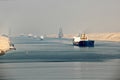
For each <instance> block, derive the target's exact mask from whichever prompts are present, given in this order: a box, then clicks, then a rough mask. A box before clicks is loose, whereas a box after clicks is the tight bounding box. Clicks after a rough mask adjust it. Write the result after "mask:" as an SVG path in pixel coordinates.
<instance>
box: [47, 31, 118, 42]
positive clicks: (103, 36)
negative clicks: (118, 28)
mask: <svg viewBox="0 0 120 80" xmlns="http://www.w3.org/2000/svg"><path fill="white" fill-rule="evenodd" d="M86 35H87V37H88V39H89V40H98V41H113V42H120V32H107V33H90V34H86ZM74 36H78V33H76V34H64V36H63V38H68V39H72V38H73V37H74ZM47 37H53V38H57V37H58V35H57V34H50V35H48V36H47Z"/></svg>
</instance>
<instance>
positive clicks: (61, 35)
mask: <svg viewBox="0 0 120 80" xmlns="http://www.w3.org/2000/svg"><path fill="white" fill-rule="evenodd" d="M62 37H63V31H62V28H61V27H60V28H59V33H58V38H62Z"/></svg>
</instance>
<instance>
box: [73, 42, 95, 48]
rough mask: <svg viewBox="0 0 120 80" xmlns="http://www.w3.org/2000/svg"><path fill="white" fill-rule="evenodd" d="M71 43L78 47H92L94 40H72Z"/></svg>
mask: <svg viewBox="0 0 120 80" xmlns="http://www.w3.org/2000/svg"><path fill="white" fill-rule="evenodd" d="M73 45H75V46H79V47H94V40H88V41H79V42H73Z"/></svg>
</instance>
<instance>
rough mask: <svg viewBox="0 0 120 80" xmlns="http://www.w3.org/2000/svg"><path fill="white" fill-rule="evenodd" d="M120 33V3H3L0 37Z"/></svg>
mask: <svg viewBox="0 0 120 80" xmlns="http://www.w3.org/2000/svg"><path fill="white" fill-rule="evenodd" d="M59 27H62V29H63V33H80V32H86V33H92V32H116V31H117V32H118V31H120V0H0V33H2V34H3V33H8V31H9V28H11V32H12V35H13V34H20V33H25V34H28V33H33V34H38V35H41V34H53V33H58V29H59Z"/></svg>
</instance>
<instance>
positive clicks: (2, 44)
mask: <svg viewBox="0 0 120 80" xmlns="http://www.w3.org/2000/svg"><path fill="white" fill-rule="evenodd" d="M10 44H11V42H10V40H9V38H7V37H4V36H0V55H4V54H5V53H6V52H7V51H9V50H11V49H12V47H11V45H10Z"/></svg>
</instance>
